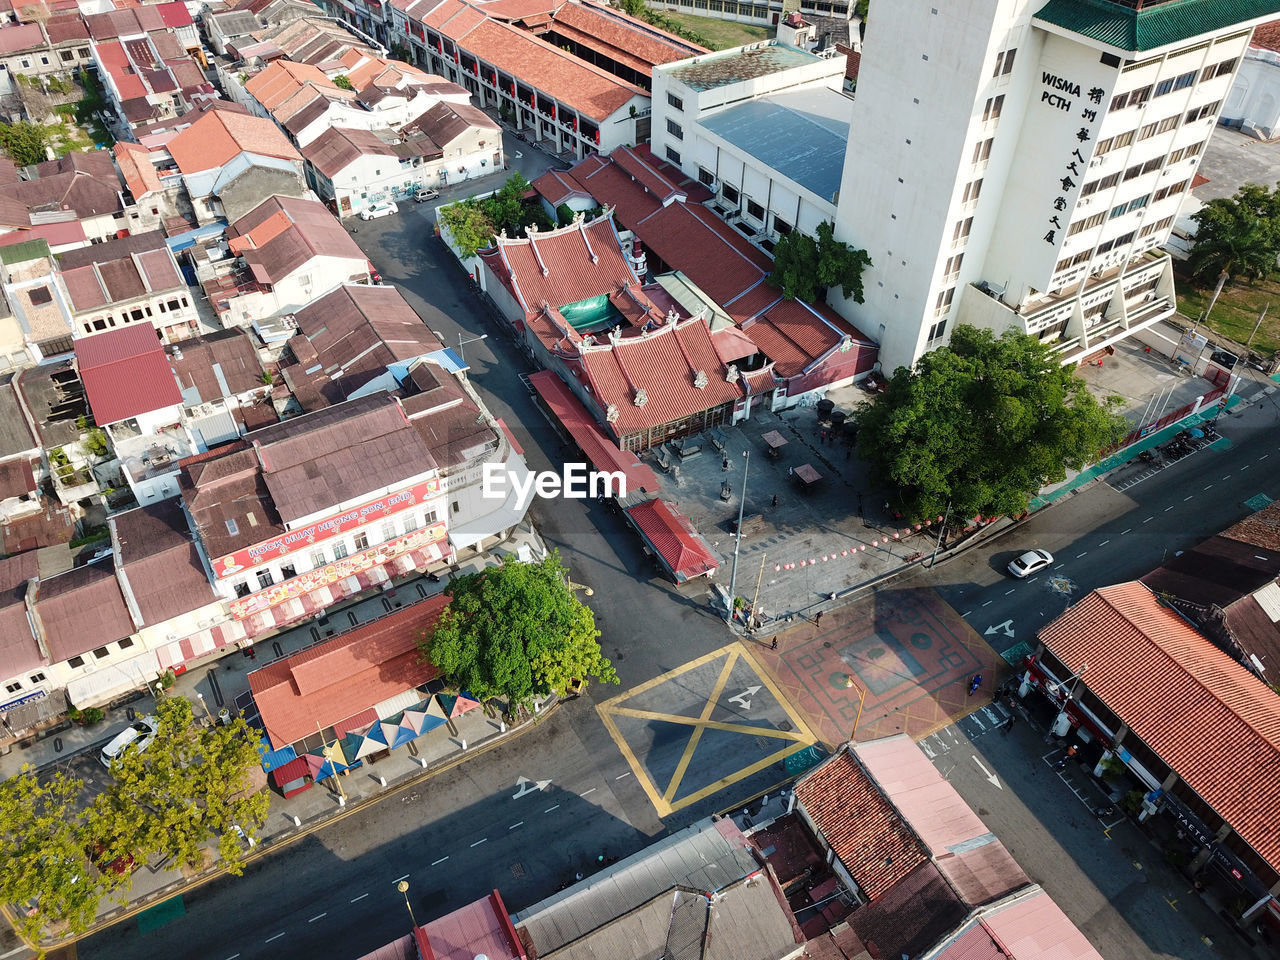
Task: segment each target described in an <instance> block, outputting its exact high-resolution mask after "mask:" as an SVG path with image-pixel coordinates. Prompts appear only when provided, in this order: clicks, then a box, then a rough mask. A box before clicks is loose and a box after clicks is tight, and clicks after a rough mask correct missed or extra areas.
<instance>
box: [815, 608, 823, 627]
mask: <svg viewBox="0 0 1280 960" xmlns="http://www.w3.org/2000/svg"><path fill="white" fill-rule="evenodd" d="M813 625H814V626H815V627H820V626H822V611H821V610H819V611H818V615H817V616H816V617H814V618H813Z"/></svg>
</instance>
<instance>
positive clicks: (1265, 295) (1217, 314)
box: [1177, 274, 1280, 355]
mask: <svg viewBox="0 0 1280 960" xmlns="http://www.w3.org/2000/svg"><path fill="white" fill-rule="evenodd" d="M1213 286H1214V285H1213V284H1212V283H1210V284H1202V283H1199V282H1198V281H1196V280H1192V279H1191V278H1189V277H1185V276H1183V275H1182V274H1179V275H1178V277H1177V289H1178V312H1179V313H1181V314H1182V315H1183V316H1185V317H1188V318H1189V319H1191V320H1198V319H1199V317H1200V315H1201V314H1202V313H1204V308H1205V307H1207V306H1208V305H1209V299H1210V298H1211V297H1212V296H1213ZM1268 303H1269V304H1271V308H1270V309H1269V310H1267V315H1266V317H1265V318H1264V319H1263V321H1262V326H1260V327H1259V328H1258V332H1257V334H1256V335H1255V336H1254V338H1253V342H1252V343H1251V344H1250V345H1249V349H1250V350H1253V351H1255V352H1256V353H1260V354H1264V355H1265V354H1270V353H1272V352H1274V351H1276V350H1280V281H1277V280H1259V281H1257V282H1256V283H1248V282H1246V281H1244V280H1237V281H1236V282H1235V283H1231V284H1228V285H1227V286H1225V287H1223V288H1222V295H1221V296H1220V297H1218V302H1217V303H1215V304H1214V305H1213V315H1212V316H1210V317H1208V318H1207V319H1206V320H1205V323H1204V325H1205V326H1206V327H1208V328H1209V329H1211V330H1214V331H1216V332H1217V333H1220V334H1222V335H1223V336H1224V337H1230V338H1231V339H1232V340H1234V341H1236V342H1237V343H1240V344H1243V343H1244V342H1245V341H1246V340H1248V339H1249V334H1250V333H1252V332H1253V325H1254V324H1255V323H1257V322H1258V314H1259V313H1261V312H1262V309H1263V308H1264V307H1266V306H1267V304H1268Z"/></svg>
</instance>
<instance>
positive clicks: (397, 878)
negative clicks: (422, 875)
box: [391, 873, 409, 883]
mask: <svg viewBox="0 0 1280 960" xmlns="http://www.w3.org/2000/svg"><path fill="white" fill-rule="evenodd" d="M408 879H409V874H407V873H406V874H405V875H404V876H403V877H396V878H395V879H394V880H392V881H391V882H392V883H399V882H400V881H401V880H408Z"/></svg>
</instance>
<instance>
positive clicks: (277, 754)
mask: <svg viewBox="0 0 1280 960" xmlns="http://www.w3.org/2000/svg"><path fill="white" fill-rule="evenodd" d="M258 755H259V756H260V757H261V758H262V772H263V773H270V772H271V771H272V770H275V769H277V768H279V767H283V766H284V765H285V764H286V763H288V762H289V761H291V760H296V759H298V755H297V754H296V753H295V752H294V750H293V747H281V748H280V749H279V750H272V749H271V745H270V744H269V743H267V741H266V738H265V737H264V738H263V739H262V740H259V741H258Z"/></svg>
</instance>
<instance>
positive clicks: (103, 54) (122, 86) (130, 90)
mask: <svg viewBox="0 0 1280 960" xmlns="http://www.w3.org/2000/svg"><path fill="white" fill-rule="evenodd" d="M96 49H97V51H98V59H99V60H100V61H102V65H103V66H104V67H106V69H107V72H108V73H109V74H111V79H112V81H113V82H114V83H115V85H116V89H117V90H118V91H119V94H120V99H121V100H133V99H135V98H137V97H145V96H146V95H147V85H146V84H145V83H143V82H142V78H141V77H140V76H138V73H137V71H136V70H134V69H133V64H131V63H130V62H129V54H128V53H127V52H126V51H125V49H124V45H123V44H121V43H120V41H119V40H103V41H100V42H99V43H98V44H97V47H96Z"/></svg>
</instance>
